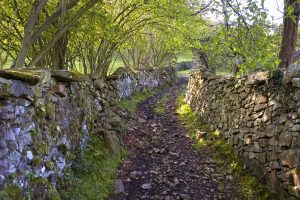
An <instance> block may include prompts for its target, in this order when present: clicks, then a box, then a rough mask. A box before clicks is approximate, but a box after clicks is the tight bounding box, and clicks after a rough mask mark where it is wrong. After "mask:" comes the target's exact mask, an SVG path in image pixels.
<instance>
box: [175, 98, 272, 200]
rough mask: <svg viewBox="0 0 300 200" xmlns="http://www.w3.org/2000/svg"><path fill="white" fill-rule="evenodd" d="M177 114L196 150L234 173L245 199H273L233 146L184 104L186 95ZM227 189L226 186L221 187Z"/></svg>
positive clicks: (223, 171)
mask: <svg viewBox="0 0 300 200" xmlns="http://www.w3.org/2000/svg"><path fill="white" fill-rule="evenodd" d="M177 105H178V109H177V113H178V114H179V119H180V121H181V122H184V124H186V128H187V130H188V133H189V135H190V136H191V137H192V138H193V139H194V140H195V142H196V143H195V145H194V146H195V148H196V149H198V150H199V151H204V152H205V153H206V154H207V155H211V156H212V158H213V159H214V161H215V163H216V165H217V169H218V171H220V172H222V173H226V172H227V171H229V170H230V171H232V176H233V178H234V182H235V183H236V184H237V186H238V189H239V192H240V193H241V195H242V196H243V199H247V200H252V199H261V200H267V199H272V197H271V195H270V194H269V192H268V190H267V188H266V186H265V185H264V184H262V183H261V182H259V180H258V179H257V178H255V177H254V176H252V175H251V174H250V173H249V172H248V171H247V170H246V169H244V165H243V164H242V163H241V161H240V159H239V158H238V156H237V155H236V154H235V153H234V150H233V148H232V146H231V145H229V144H227V143H226V142H224V141H223V140H222V138H221V136H220V132H219V131H218V130H210V129H209V128H208V126H207V125H206V124H205V123H203V122H202V120H201V119H199V118H198V117H197V116H196V114H195V113H194V112H193V111H192V109H191V107H190V106H189V105H187V104H186V103H185V102H184V95H181V96H179V97H178V99H177ZM220 187H221V188H222V187H223V188H225V186H222V185H220Z"/></svg>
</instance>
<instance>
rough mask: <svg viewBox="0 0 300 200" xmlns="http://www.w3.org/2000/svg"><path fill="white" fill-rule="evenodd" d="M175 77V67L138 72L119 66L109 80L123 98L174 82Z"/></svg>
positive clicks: (120, 97)
mask: <svg viewBox="0 0 300 200" xmlns="http://www.w3.org/2000/svg"><path fill="white" fill-rule="evenodd" d="M175 78H176V71H175V68H174V67H165V68H146V69H142V70H140V71H136V72H133V71H127V70H125V69H124V68H119V69H118V70H117V71H116V73H115V74H114V75H113V76H112V77H110V78H109V80H110V81H111V82H112V85H113V86H114V88H115V89H116V90H117V91H118V94H119V99H123V98H126V97H129V96H130V95H132V94H133V93H136V92H141V91H145V90H149V89H152V88H155V87H158V86H162V85H166V84H171V83H174V81H175Z"/></svg>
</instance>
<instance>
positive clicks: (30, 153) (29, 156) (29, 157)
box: [26, 151, 33, 160]
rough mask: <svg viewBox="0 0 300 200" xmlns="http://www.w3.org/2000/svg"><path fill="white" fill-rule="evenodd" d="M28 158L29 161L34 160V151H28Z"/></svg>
mask: <svg viewBox="0 0 300 200" xmlns="http://www.w3.org/2000/svg"><path fill="white" fill-rule="evenodd" d="M26 158H27V159H28V160H32V159H33V154H32V151H27V152H26Z"/></svg>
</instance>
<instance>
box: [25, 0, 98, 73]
mask: <svg viewBox="0 0 300 200" xmlns="http://www.w3.org/2000/svg"><path fill="white" fill-rule="evenodd" d="M100 1H101V0H90V1H89V2H88V3H86V4H85V5H84V6H83V7H82V8H81V9H80V10H79V11H78V12H77V13H76V15H75V16H74V17H73V18H72V19H71V20H70V21H69V22H68V23H67V24H66V25H65V26H64V27H63V28H62V29H61V30H59V31H58V32H57V33H56V34H55V35H54V36H53V38H52V40H51V41H50V42H49V43H48V44H47V45H46V46H45V48H44V49H42V50H41V52H40V53H39V55H37V56H36V57H35V58H34V59H33V60H32V61H31V62H30V63H29V67H34V66H35V65H36V64H37V63H38V62H39V61H40V60H41V59H42V58H43V56H45V55H46V53H47V52H48V51H50V50H51V49H52V48H53V47H54V45H55V44H56V43H57V42H58V41H59V39H60V38H62V37H63V36H64V34H65V33H66V32H67V31H68V30H69V29H70V28H71V27H72V26H74V24H75V23H76V22H77V21H78V20H79V19H80V18H81V17H82V16H83V15H84V14H85V13H86V12H87V11H88V10H89V9H91V8H92V7H93V6H94V5H96V4H97V3H98V2H100Z"/></svg>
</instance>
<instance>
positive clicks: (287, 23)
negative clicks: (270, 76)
mask: <svg viewBox="0 0 300 200" xmlns="http://www.w3.org/2000/svg"><path fill="white" fill-rule="evenodd" d="M299 14H300V1H299V0H285V1H284V18H283V31H282V39H281V48H280V52H279V58H280V61H281V62H280V65H279V67H280V68H288V67H289V66H290V65H291V64H292V63H294V62H296V61H297V60H298V59H299V58H300V50H299V51H297V52H295V49H296V43H297V34H298V24H299Z"/></svg>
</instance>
